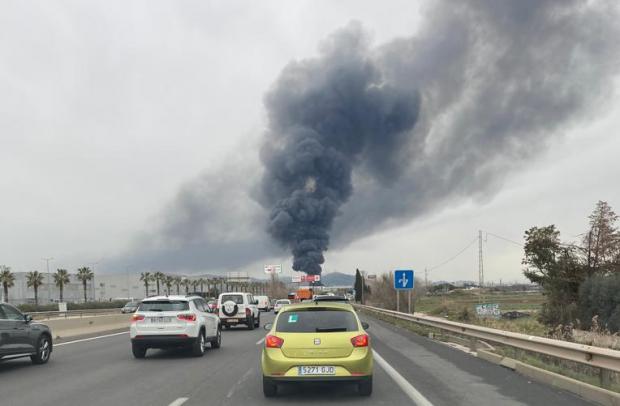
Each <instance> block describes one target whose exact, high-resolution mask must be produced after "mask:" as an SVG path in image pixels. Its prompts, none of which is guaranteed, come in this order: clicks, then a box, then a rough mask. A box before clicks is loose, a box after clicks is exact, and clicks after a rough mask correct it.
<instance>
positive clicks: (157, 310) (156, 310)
mask: <svg viewBox="0 0 620 406" xmlns="http://www.w3.org/2000/svg"><path fill="white" fill-rule="evenodd" d="M148 311H149V312H163V310H162V309H149V310H148Z"/></svg>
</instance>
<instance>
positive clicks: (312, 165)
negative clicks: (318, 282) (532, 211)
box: [261, 0, 620, 274]
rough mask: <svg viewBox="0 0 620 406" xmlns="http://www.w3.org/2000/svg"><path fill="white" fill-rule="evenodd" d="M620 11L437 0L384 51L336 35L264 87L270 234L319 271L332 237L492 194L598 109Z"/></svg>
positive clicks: (363, 38)
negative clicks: (411, 31)
mask: <svg viewBox="0 0 620 406" xmlns="http://www.w3.org/2000/svg"><path fill="white" fill-rule="evenodd" d="M617 17H618V8H617V6H616V5H614V4H613V3H612V2H605V1H600V2H590V1H585V0H583V1H581V0H569V1H555V0H553V1H540V0H531V1H497V0H471V1H459V2H450V1H441V2H435V1H433V2H432V7H431V8H430V9H429V10H428V11H427V14H426V19H425V23H424V25H423V27H422V29H421V30H420V32H419V33H418V34H417V35H416V36H414V37H412V38H403V39H397V40H394V41H392V42H390V43H388V44H384V45H382V46H379V47H374V48H373V47H371V46H370V41H369V39H368V36H367V35H366V34H365V32H364V30H363V29H362V28H361V26H360V24H358V23H352V24H350V25H349V26H347V27H346V28H344V29H342V30H340V31H338V32H336V33H335V34H333V35H332V36H331V37H330V38H328V39H327V40H326V41H325V42H324V43H323V44H322V46H321V49H320V56H319V57H318V58H314V59H308V60H303V61H296V62H292V63H291V64H289V66H287V67H286V68H285V69H284V71H283V72H282V74H281V75H280V77H279V79H278V81H277V82H276V84H275V85H274V87H273V88H272V89H271V91H270V92H269V93H268V95H267V96H266V107H267V110H268V113H269V129H268V131H267V134H266V136H265V141H264V146H263V148H262V156H261V158H262V162H263V165H264V167H265V173H264V177H263V182H262V187H263V193H264V196H263V202H262V203H263V205H264V206H265V207H266V208H268V209H269V210H270V215H269V223H268V227H267V229H268V232H269V233H270V234H271V235H272V237H273V238H274V239H275V240H276V241H277V242H279V243H280V244H281V245H283V246H285V247H287V248H289V249H290V250H291V252H292V254H293V268H294V269H295V270H298V271H304V272H307V273H310V274H316V273H320V272H321V264H323V262H324V252H325V251H326V250H327V249H328V247H329V244H330V235H331V234H335V236H336V237H337V239H338V240H339V241H340V242H341V243H345V244H346V243H347V242H350V241H353V240H355V239H356V238H359V237H360V236H365V235H367V234H368V233H371V232H372V231H373V230H375V229H377V228H380V227H386V226H389V225H391V224H395V223H397V222H398V221H399V220H401V219H403V218H411V217H413V216H416V215H419V214H421V213H423V212H425V211H428V210H430V209H431V208H438V207H442V206H444V205H446V204H447V202H449V201H452V202H454V201H459V200H462V199H463V198H466V197H469V198H480V197H484V196H487V195H489V194H490V193H492V192H493V191H494V190H497V189H498V188H499V187H500V186H501V183H502V181H503V179H504V175H505V174H506V173H507V172H508V171H509V170H511V169H513V168H518V167H519V166H520V165H521V164H522V162H523V161H524V160H526V159H528V158H530V157H532V156H533V155H535V154H536V153H538V152H539V151H541V150H543V149H544V148H545V147H546V146H547V144H548V143H549V142H550V140H551V139H552V137H553V136H555V135H558V134H561V133H562V131H563V130H565V129H566V128H567V127H568V126H569V125H571V124H573V123H575V122H576V121H578V120H579V119H582V118H583V117H585V116H587V115H589V114H590V113H592V112H594V111H595V110H596V109H598V108H600V105H601V102H602V101H603V100H605V98H606V97H607V96H608V95H609V94H610V88H611V86H610V85H611V82H612V81H611V79H612V76H613V74H615V72H617V68H618V38H620V36H619V35H618V34H619V31H618V24H617V21H618V20H617ZM332 229H334V230H332Z"/></svg>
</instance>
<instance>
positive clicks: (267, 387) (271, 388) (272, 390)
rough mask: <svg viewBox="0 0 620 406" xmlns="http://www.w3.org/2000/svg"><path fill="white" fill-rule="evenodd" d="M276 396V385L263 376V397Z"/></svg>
mask: <svg viewBox="0 0 620 406" xmlns="http://www.w3.org/2000/svg"><path fill="white" fill-rule="evenodd" d="M277 394H278V385H276V383H275V382H274V381H272V380H271V379H269V378H267V377H265V376H263V395H265V397H266V398H271V397H274V396H276V395H277Z"/></svg>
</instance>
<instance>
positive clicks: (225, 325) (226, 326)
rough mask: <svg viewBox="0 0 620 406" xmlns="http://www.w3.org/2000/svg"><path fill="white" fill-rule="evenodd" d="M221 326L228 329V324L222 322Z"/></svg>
mask: <svg viewBox="0 0 620 406" xmlns="http://www.w3.org/2000/svg"><path fill="white" fill-rule="evenodd" d="M222 327H224V330H228V329H229V328H230V326H229V325H228V324H223V325H222Z"/></svg>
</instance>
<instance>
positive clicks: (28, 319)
mask: <svg viewBox="0 0 620 406" xmlns="http://www.w3.org/2000/svg"><path fill="white" fill-rule="evenodd" d="M24 321H25V322H26V323H30V322H31V321H32V316H31V315H29V314H24Z"/></svg>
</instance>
